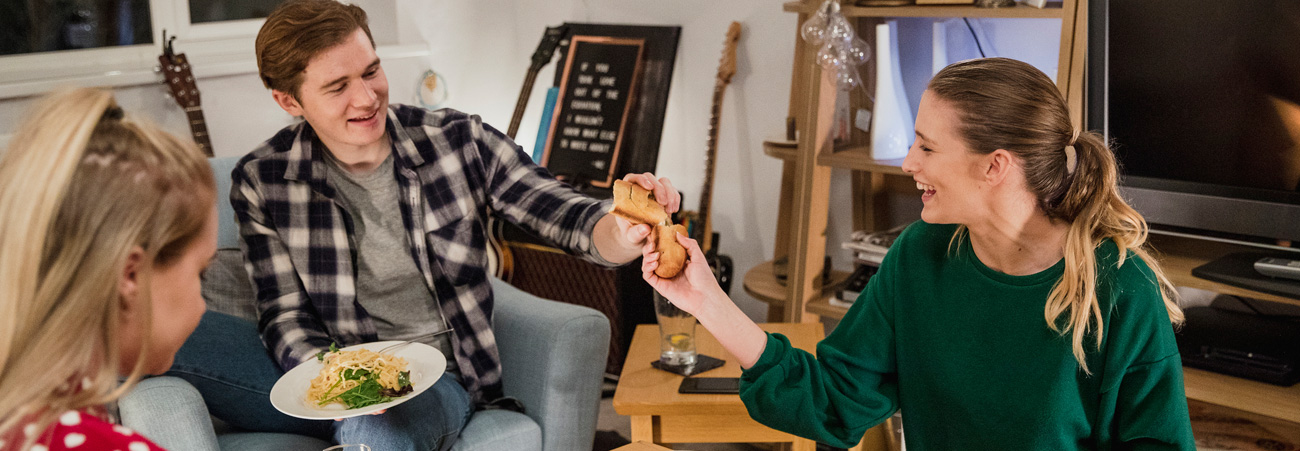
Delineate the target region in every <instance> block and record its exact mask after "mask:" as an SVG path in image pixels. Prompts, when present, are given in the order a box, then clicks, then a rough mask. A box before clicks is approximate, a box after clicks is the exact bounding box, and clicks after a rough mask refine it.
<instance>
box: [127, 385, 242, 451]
mask: <svg viewBox="0 0 1300 451" xmlns="http://www.w3.org/2000/svg"><path fill="white" fill-rule="evenodd" d="M117 408H118V414H119V415H120V416H121V420H122V425H123V426H126V427H128V428H131V429H134V430H135V431H136V432H139V433H140V434H141V435H144V436H145V437H148V438H149V439H150V440H153V441H154V443H157V444H158V445H159V446H162V447H164V448H167V449H178V450H179V449H186V450H195V451H216V450H219V449H220V447H219V446H218V445H217V435H216V433H214V432H213V430H212V419H211V418H210V417H208V406H207V404H204V402H203V396H202V395H200V394H199V391H198V390H196V389H194V386H193V385H190V384H189V382H185V381H184V380H182V379H180V378H178V377H171V376H159V377H151V378H147V379H144V380H141V381H140V383H139V384H138V385H136V386H135V388H132V389H131V391H129V392H127V393H126V394H125V395H123V396H122V397H121V398H119V399H118V401H117Z"/></svg>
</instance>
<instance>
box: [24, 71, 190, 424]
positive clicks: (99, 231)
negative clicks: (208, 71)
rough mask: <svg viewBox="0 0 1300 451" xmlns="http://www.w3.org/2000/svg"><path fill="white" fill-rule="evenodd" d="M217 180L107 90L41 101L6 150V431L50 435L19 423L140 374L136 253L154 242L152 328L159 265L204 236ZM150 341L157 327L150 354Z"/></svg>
mask: <svg viewBox="0 0 1300 451" xmlns="http://www.w3.org/2000/svg"><path fill="white" fill-rule="evenodd" d="M214 191H215V185H214V183H213V178H212V173H211V170H210V169H209V167H208V165H207V162H206V160H205V159H204V157H203V156H202V154H201V153H199V151H198V149H197V148H195V147H194V146H193V144H188V143H183V142H181V141H179V140H177V139H176V138H174V137H172V136H170V135H168V134H166V133H163V132H161V131H160V130H158V129H157V128H156V127H153V126H151V125H148V124H141V123H137V122H135V121H132V120H130V119H129V118H124V117H123V114H122V112H121V109H120V108H118V107H117V106H116V104H115V102H114V101H113V98H112V96H111V95H110V94H109V93H107V92H105V91H101V90H95V89H77V90H71V91H64V92H61V93H58V94H55V95H53V96H50V97H48V98H46V99H45V100H44V101H42V102H41V103H40V104H38V105H37V106H36V107H35V108H34V109H33V110H31V113H30V114H29V115H28V119H27V120H26V122H24V123H23V124H22V125H21V126H20V127H19V130H18V132H17V133H16V134H15V136H14V139H13V140H12V141H11V142H10V145H9V148H8V150H7V151H6V152H5V153H4V155H3V156H2V157H0V211H3V212H4V216H3V217H0V249H4V252H2V253H0V365H3V366H0V437H13V438H17V439H19V440H25V443H24V444H23V445H22V446H21V447H20V448H25V447H28V446H30V445H31V444H32V443H33V442H34V440H35V439H36V437H24V436H23V435H21V434H15V432H16V431H15V428H16V427H18V426H21V425H24V424H28V423H31V424H34V425H36V426H37V428H38V430H44V429H45V428H46V427H47V426H48V425H49V424H50V423H51V422H52V421H53V419H54V418H55V417H56V416H57V415H59V414H61V413H63V412H65V411H67V410H75V409H82V408H86V407H89V406H93V405H100V404H104V403H107V402H108V401H111V400H113V399H115V398H117V397H118V396H120V395H121V394H122V393H124V392H125V391H126V390H129V389H130V388H131V386H132V385H133V384H134V382H136V381H137V380H139V378H140V377H141V375H142V373H143V365H144V363H145V359H143V358H139V356H126V357H128V358H126V359H123V357H124V356H120V355H118V336H119V330H118V329H119V328H118V324H119V323H120V321H121V309H120V307H121V302H120V297H119V288H118V285H119V283H120V280H121V277H122V274H123V272H124V270H125V269H124V268H125V266H124V265H125V262H126V259H127V255H129V253H130V252H131V251H132V249H135V248H137V247H138V248H142V249H144V251H145V256H144V259H143V261H142V262H141V263H140V269H139V272H138V277H139V281H140V295H139V301H140V303H141V307H142V308H141V312H144V313H143V315H142V316H143V317H142V323H143V327H145V328H146V329H145V330H150V328H151V321H152V318H151V317H150V315H149V312H150V311H151V307H150V299H149V296H148V293H149V287H150V282H151V280H150V275H151V272H152V268H154V267H155V266H157V265H161V264H164V263H165V262H166V261H167V260H168V259H169V258H172V257H171V256H173V255H175V254H177V252H178V251H176V249H179V248H182V247H184V246H186V245H188V244H189V243H190V242H191V241H192V240H193V239H194V238H195V237H197V236H199V234H200V233H201V231H202V229H203V226H204V224H205V222H206V220H207V218H208V215H209V214H210V210H211V208H212V207H211V205H212V204H213V202H214V200H215V198H214V195H215V192H214ZM149 346H150V343H149V340H148V334H145V339H144V340H143V343H142V344H141V348H142V349H141V350H140V351H139V352H140V355H141V356H142V355H147V353H148V352H149ZM124 360H125V361H134V362H135V364H134V367H133V368H129V369H127V368H120V364H119V362H121V361H124ZM121 376H126V377H127V381H126V383H124V384H119V377H121Z"/></svg>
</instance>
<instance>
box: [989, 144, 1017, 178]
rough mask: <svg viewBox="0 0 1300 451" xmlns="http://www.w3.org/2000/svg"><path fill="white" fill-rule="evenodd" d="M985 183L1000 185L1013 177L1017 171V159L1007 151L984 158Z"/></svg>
mask: <svg viewBox="0 0 1300 451" xmlns="http://www.w3.org/2000/svg"><path fill="white" fill-rule="evenodd" d="M984 164H985V165H986V166H985V168H984V181H985V182H988V184H989V185H998V184H1000V183H1002V182H1003V181H1005V180H1006V179H1007V176H1009V175H1011V171H1013V170H1014V169H1015V166H1016V165H1015V158H1013V156H1012V155H1011V152H1010V151H1008V150H1006V149H998V150H995V151H993V152H991V153H989V154H988V155H985V156H984Z"/></svg>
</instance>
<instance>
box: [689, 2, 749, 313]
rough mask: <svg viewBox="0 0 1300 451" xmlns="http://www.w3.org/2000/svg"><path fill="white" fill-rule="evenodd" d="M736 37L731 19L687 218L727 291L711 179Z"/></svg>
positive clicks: (728, 267)
mask: <svg viewBox="0 0 1300 451" xmlns="http://www.w3.org/2000/svg"><path fill="white" fill-rule="evenodd" d="M739 40H740V23H739V22H732V23H731V26H730V27H728V28H727V39H726V43H725V45H724V46H723V50H722V60H721V61H719V62H718V76H717V80H715V82H714V84H713V108H712V109H711V110H710V112H709V141H708V152H707V153H706V154H705V164H704V171H705V172H704V186H703V187H702V188H701V189H700V208H699V211H698V212H693V213H691V214H690V215H688V216H689V217H690V219H692V220H694V222H695V223H696V226H695V227H694V228H693V229H694V230H693V233H692V235H694V236H693V238H695V239H696V240H697V241H699V243H700V250H702V251H704V257H705V259H706V261H707V262H708V264H709V267H710V268H712V269H713V275H714V277H716V278H717V279H718V284H719V285H721V286H722V289H723V291H728V292H729V291H731V278H732V273H733V271H734V268H733V264H732V261H731V257H729V256H726V255H721V254H719V253H718V246H717V245H718V242H717V241H718V234H717V233H714V232H713V179H714V176H715V173H716V172H717V159H718V121H719V119H721V117H722V98H723V96H724V95H725V94H726V92H727V85H728V84H731V77H732V76H733V75H735V74H736V43H737V42H738V41H739Z"/></svg>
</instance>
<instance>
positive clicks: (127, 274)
mask: <svg viewBox="0 0 1300 451" xmlns="http://www.w3.org/2000/svg"><path fill="white" fill-rule="evenodd" d="M143 263H144V248H142V247H140V246H133V247H132V248H131V252H130V253H128V254H127V256H126V264H125V265H122V278H121V280H119V281H118V283H117V289H118V295H119V300H120V302H121V303H122V305H121V307H122V310H121V311H122V313H123V315H124V316H131V315H132V314H134V313H135V308H136V306H137V305H139V303H137V302H136V301H137V300H138V299H140V265H142V264H143Z"/></svg>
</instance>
